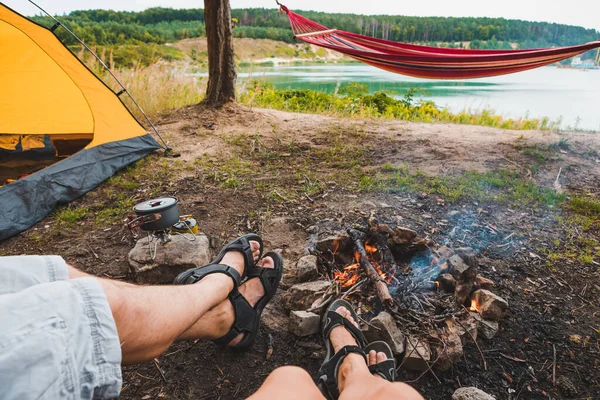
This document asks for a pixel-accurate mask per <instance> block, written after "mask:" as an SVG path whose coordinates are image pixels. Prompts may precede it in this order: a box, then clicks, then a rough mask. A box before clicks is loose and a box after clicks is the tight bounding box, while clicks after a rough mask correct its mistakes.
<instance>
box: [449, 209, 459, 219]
mask: <svg viewBox="0 0 600 400" xmlns="http://www.w3.org/2000/svg"><path fill="white" fill-rule="evenodd" d="M447 215H448V217H449V218H454V217H456V216H459V215H460V211H458V210H452V211H450V212H449V213H448V214H447Z"/></svg>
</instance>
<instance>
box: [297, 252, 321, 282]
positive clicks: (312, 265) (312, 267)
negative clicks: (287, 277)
mask: <svg viewBox="0 0 600 400" xmlns="http://www.w3.org/2000/svg"><path fill="white" fill-rule="evenodd" d="M294 275H295V276H296V280H297V281H298V282H299V283H303V282H307V281H310V280H313V279H316V278H317V275H318V270H317V257H316V256H313V255H309V256H304V257H302V258H301V259H299V260H298V262H297V263H296V266H295V267H294Z"/></svg>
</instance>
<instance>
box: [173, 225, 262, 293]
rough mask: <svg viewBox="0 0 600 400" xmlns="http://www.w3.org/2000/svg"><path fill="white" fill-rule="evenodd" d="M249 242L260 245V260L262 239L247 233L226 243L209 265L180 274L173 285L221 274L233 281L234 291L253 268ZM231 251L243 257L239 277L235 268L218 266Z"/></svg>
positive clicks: (186, 283)
mask: <svg viewBox="0 0 600 400" xmlns="http://www.w3.org/2000/svg"><path fill="white" fill-rule="evenodd" d="M251 240H252V241H256V242H258V243H259V244H260V247H259V248H260V250H259V252H260V254H259V256H258V258H259V259H260V257H261V255H262V252H263V242H262V239H261V238H260V236H258V235H256V234H254V233H249V234H246V235H243V236H240V237H239V238H237V239H235V240H233V241H231V242H229V243H227V245H225V247H223V248H222V249H221V251H220V252H219V254H217V257H216V258H215V259H214V260H212V261H211V262H210V264H207V265H205V266H203V267H196V268H191V269H188V270H187V271H184V272H182V273H180V274H179V275H177V277H176V278H175V280H174V281H173V283H174V284H175V285H191V284H193V283H196V282H198V281H199V280H201V279H202V278H204V277H205V276H207V275H210V274H214V273H223V274H226V275H228V276H229V277H230V278H231V279H232V280H233V285H234V289H235V288H237V287H238V285H239V284H240V283H241V282H242V280H243V279H244V278H245V277H246V276H247V275H248V272H249V271H250V270H252V268H254V266H255V264H254V257H253V256H252V247H251V246H250V241H251ZM232 250H233V251H239V252H240V253H242V254H243V255H244V273H243V274H242V275H240V274H239V272H237V270H236V269H235V268H232V267H230V266H229V265H225V264H219V263H220V262H221V260H222V259H223V257H225V254H226V253H227V252H229V251H232Z"/></svg>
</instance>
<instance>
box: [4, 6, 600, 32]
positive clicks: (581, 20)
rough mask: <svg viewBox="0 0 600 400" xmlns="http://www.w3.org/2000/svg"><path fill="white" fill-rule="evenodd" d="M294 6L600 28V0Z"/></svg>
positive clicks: (56, 10) (31, 10) (59, 10)
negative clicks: (513, 20) (514, 20)
mask: <svg viewBox="0 0 600 400" xmlns="http://www.w3.org/2000/svg"><path fill="white" fill-rule="evenodd" d="M0 1H2V2H3V3H5V4H6V5H8V6H9V7H11V8H13V9H15V10H16V11H19V12H21V13H22V14H25V15H33V14H37V11H36V10H37V9H36V8H35V7H33V6H31V5H30V4H29V2H28V1H27V0H0ZM230 1H231V7H232V8H246V7H265V8H275V7H276V4H275V0H230ZM37 3H38V4H39V5H40V6H41V7H42V8H45V9H46V11H48V12H49V13H51V14H63V13H68V12H70V11H73V10H83V9H95V8H102V9H113V10H128V11H139V10H144V9H146V8H150V7H158V6H160V7H171V8H201V7H203V5H204V2H203V1H202V0H103V1H100V0H37ZM282 3H283V4H285V5H287V6H288V7H289V8H290V9H292V10H294V9H297V10H315V11H324V12H330V13H333V12H343V13H356V14H393V15H416V16H444V17H504V18H509V19H523V20H529V21H548V22H557V23H561V24H569V25H577V26H584V27H586V28H594V29H597V30H599V31H600V1H599V0H502V1H489V0H420V1H412V0H409V1H405V0H328V1H323V0H283V1H282Z"/></svg>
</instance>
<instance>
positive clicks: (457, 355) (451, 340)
mask: <svg viewBox="0 0 600 400" xmlns="http://www.w3.org/2000/svg"><path fill="white" fill-rule="evenodd" d="M444 341H445V342H446V348H445V349H444V345H443V344H442V343H436V345H435V347H434V349H435V352H436V357H437V361H436V363H435V364H434V365H433V367H434V368H435V369H436V370H438V371H440V372H446V371H448V370H449V369H450V368H452V366H453V365H454V363H455V362H456V361H458V360H460V359H461V358H462V357H463V346H462V341H461V339H460V336H458V334H457V333H456V330H451V331H449V334H448V335H447V336H446V337H445V339H444Z"/></svg>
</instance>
